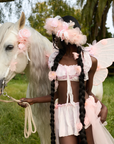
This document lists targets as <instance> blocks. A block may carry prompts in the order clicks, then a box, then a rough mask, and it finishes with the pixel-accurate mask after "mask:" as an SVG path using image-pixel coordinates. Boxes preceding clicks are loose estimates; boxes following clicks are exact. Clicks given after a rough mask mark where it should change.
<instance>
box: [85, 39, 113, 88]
mask: <svg viewBox="0 0 114 144" xmlns="http://www.w3.org/2000/svg"><path fill="white" fill-rule="evenodd" d="M86 51H88V52H89V54H90V55H91V56H93V57H95V58H96V59H97V61H98V67H97V70H96V72H95V75H94V79H93V85H98V84H100V83H102V82H103V81H104V80H105V78H106V77H107V75H108V70H107V67H109V66H110V65H112V63H113V61H114V38H109V39H103V40H101V41H99V42H97V43H94V44H93V45H89V47H87V48H86Z"/></svg>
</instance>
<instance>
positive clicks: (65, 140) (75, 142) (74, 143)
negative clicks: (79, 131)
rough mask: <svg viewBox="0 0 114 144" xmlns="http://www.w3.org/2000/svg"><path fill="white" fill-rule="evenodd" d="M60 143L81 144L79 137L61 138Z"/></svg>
mask: <svg viewBox="0 0 114 144" xmlns="http://www.w3.org/2000/svg"><path fill="white" fill-rule="evenodd" d="M59 142H60V144H79V143H78V140H77V137H76V136H74V135H70V136H65V137H60V138H59Z"/></svg>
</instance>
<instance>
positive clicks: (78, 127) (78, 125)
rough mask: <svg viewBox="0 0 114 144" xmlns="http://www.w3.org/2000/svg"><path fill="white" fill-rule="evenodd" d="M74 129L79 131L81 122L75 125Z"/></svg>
mask: <svg viewBox="0 0 114 144" xmlns="http://www.w3.org/2000/svg"><path fill="white" fill-rule="evenodd" d="M76 128H77V130H78V131H80V130H81V129H82V123H81V122H80V123H77V124H76Z"/></svg>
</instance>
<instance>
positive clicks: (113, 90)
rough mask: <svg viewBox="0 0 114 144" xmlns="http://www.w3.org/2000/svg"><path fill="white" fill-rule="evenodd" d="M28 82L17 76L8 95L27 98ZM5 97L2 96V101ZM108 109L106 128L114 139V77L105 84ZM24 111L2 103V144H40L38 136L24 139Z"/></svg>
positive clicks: (14, 104) (0, 132)
mask: <svg viewBox="0 0 114 144" xmlns="http://www.w3.org/2000/svg"><path fill="white" fill-rule="evenodd" d="M26 89H27V80H26V77H25V76H23V75H22V76H21V75H19V76H16V77H15V79H13V80H11V81H10V82H9V83H8V86H7V87H6V91H7V93H8V94H9V95H10V96H12V97H14V98H16V99H20V98H22V97H25V96H26ZM3 98H4V97H3V96H1V99H3ZM102 102H103V103H104V104H105V105H106V106H107V107H108V117H107V122H108V125H107V126H106V127H107V129H108V130H109V131H110V133H111V134H112V136H113V137H114V77H109V78H107V79H106V81H105V82H104V96H103V101H102ZM23 130H24V109H23V108H21V107H20V106H18V105H17V104H16V103H3V102H0V144H40V140H39V137H38V134H37V133H35V134H32V135H31V136H30V137H29V138H28V139H26V138H24V133H23Z"/></svg>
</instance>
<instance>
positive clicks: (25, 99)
mask: <svg viewBox="0 0 114 144" xmlns="http://www.w3.org/2000/svg"><path fill="white" fill-rule="evenodd" d="M20 101H21V102H20V103H18V105H20V106H21V107H23V108H26V107H27V104H26V103H24V102H27V103H29V104H30V105H32V104H34V103H33V101H32V98H21V99H20Z"/></svg>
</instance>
